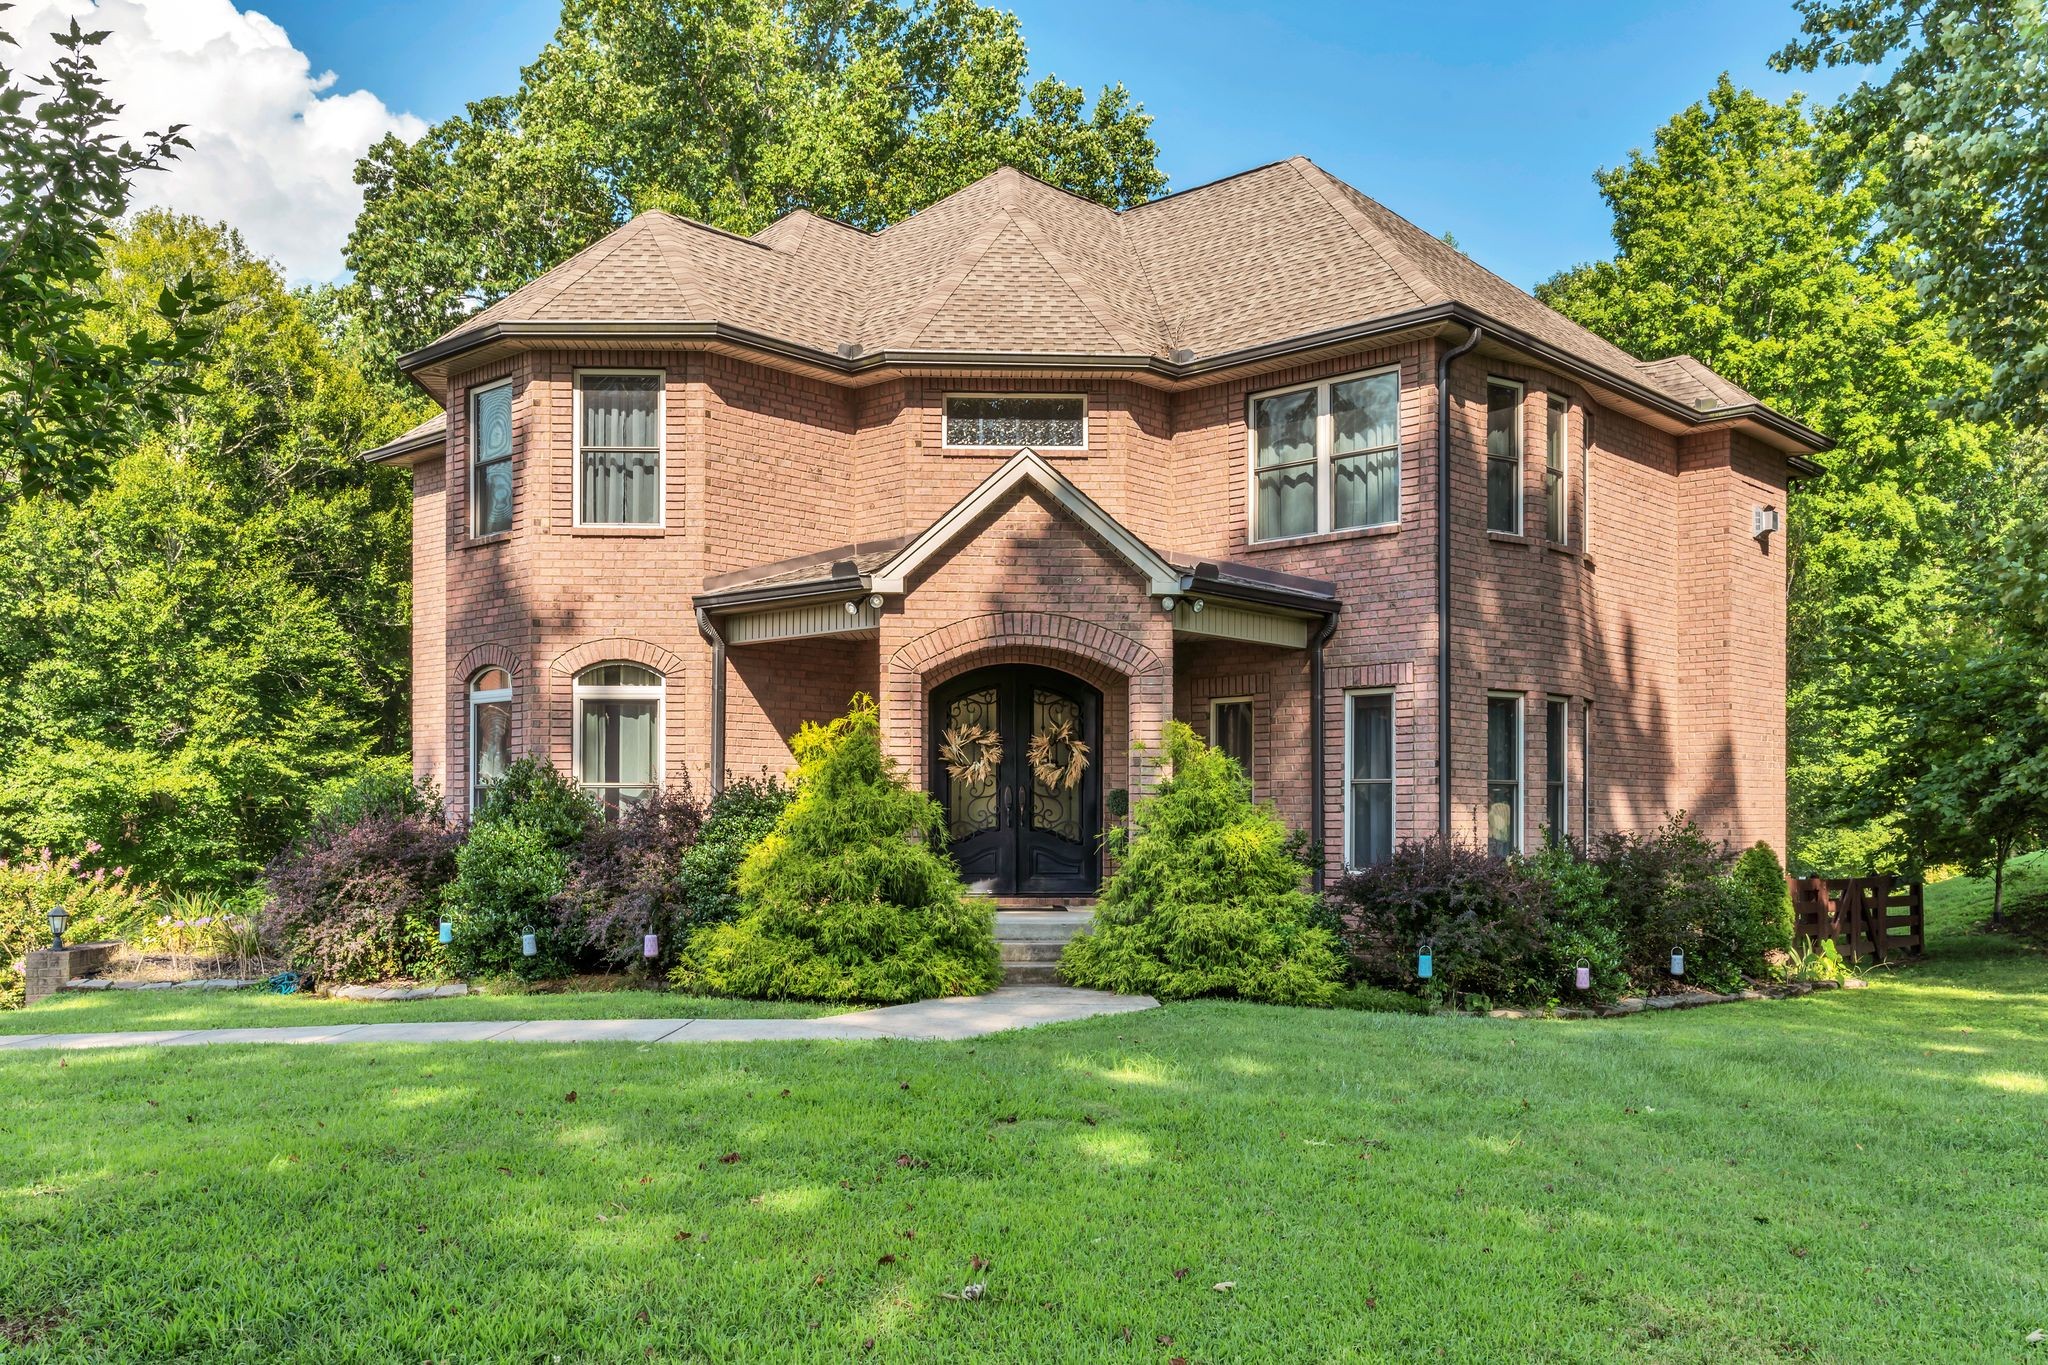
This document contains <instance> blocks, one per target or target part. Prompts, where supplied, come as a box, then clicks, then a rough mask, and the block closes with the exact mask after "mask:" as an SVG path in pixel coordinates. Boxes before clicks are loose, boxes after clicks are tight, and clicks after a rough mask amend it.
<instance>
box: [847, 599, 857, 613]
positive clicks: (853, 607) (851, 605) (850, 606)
mask: <svg viewBox="0 0 2048 1365" xmlns="http://www.w3.org/2000/svg"><path fill="white" fill-rule="evenodd" d="M846 614H847V615H848V616H858V615H860V603H859V602H858V601H853V602H848V603H847V604H846Z"/></svg>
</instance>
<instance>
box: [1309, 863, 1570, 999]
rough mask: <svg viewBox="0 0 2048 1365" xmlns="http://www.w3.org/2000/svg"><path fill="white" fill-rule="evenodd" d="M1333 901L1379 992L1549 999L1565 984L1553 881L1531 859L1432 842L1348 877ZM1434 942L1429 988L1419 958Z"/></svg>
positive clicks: (1356, 958)
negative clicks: (1559, 967)
mask: <svg viewBox="0 0 2048 1365" xmlns="http://www.w3.org/2000/svg"><path fill="white" fill-rule="evenodd" d="M1580 889H1581V890H1584V889H1586V888H1580ZM1330 899H1331V900H1332V901H1333V902H1334V903H1335V904H1336V905H1337V906H1338V913H1339V918H1340V921H1341V923H1342V925H1343V935H1344V946H1345V948H1346V950H1347V951H1348V952H1349V954H1350V957H1351V961H1352V963H1353V966H1354V968H1355V970H1356V972H1357V974H1358V976H1359V977H1360V978H1361V979H1362V980H1364V981H1366V982H1368V983H1370V984H1372V985H1377V986H1386V987H1395V988H1400V989H1405V990H1412V991H1417V992H1419V993H1421V994H1423V995H1426V996H1430V997H1434V998H1444V997H1449V996H1457V995H1482V996H1486V997H1488V998H1498V999H1502V1000H1517V1001H1519V1000H1530V999H1536V1000H1544V999H1549V998H1550V997H1552V996H1554V995H1557V994H1559V993H1560V992H1561V991H1562V989H1563V988H1564V986H1565V980H1564V978H1563V977H1562V976H1561V975H1559V974H1558V973H1557V972H1556V971H1554V969H1553V968H1554V964H1555V961H1556V950H1555V949H1554V948H1553V946H1552V943H1551V931H1552V924H1551V917H1552V906H1551V889H1550V884H1549V883H1548V882H1547V881H1546V880H1545V879H1544V878H1543V876H1541V875H1539V873H1538V872H1537V871H1536V870H1535V869H1534V868H1532V867H1530V866H1528V865H1525V864H1523V863H1521V862H1518V861H1515V860H1512V859H1508V858H1502V857H1499V856H1497V855H1495V854H1492V853H1489V852H1487V851H1486V850H1485V849H1481V848H1474V847H1471V846H1470V845H1466V844H1459V843H1453V842H1450V841H1447V840H1443V839H1437V838H1431V839H1425V840H1422V841H1421V842H1419V843H1408V844H1403V845H1401V846H1400V847H1398V848H1396V849H1395V850H1394V853H1393V856H1392V857H1390V858H1388V859H1387V860H1386V861H1385V862H1383V863H1379V864H1376V865H1375V866H1372V867H1368V868H1361V869H1359V870H1358V871H1356V872H1352V873H1349V874H1347V875H1346V876H1345V877H1344V878H1342V879H1341V880H1340V881H1338V882H1337V884H1336V885H1335V886H1334V887H1332V888H1331V890H1330ZM1425 943H1427V944H1428V945H1429V946H1430V953H1431V959H1432V962H1431V965H1432V968H1433V971H1432V974H1431V976H1430V979H1429V980H1428V981H1426V982H1425V981H1421V980H1419V979H1418V978H1417V976H1416V960H1415V959H1416V954H1417V952H1418V950H1419V949H1420V947H1421V945H1422V944H1425Z"/></svg>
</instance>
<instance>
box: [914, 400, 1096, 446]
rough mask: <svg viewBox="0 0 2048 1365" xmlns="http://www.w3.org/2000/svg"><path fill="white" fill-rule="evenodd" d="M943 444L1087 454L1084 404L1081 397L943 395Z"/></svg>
mask: <svg viewBox="0 0 2048 1365" xmlns="http://www.w3.org/2000/svg"><path fill="white" fill-rule="evenodd" d="M946 444H947V445H948V446H957V447H961V448H967V449H972V448H976V447H994V448H996V449H1000V450H1022V449H1024V448H1026V447H1027V446H1028V447H1029V448H1031V449H1032V450H1086V449H1087V448H1088V400H1087V399H1086V398H1084V397H1082V396H1081V395H1080V394H1018V393H991V394H976V393H955V394H948V395H947V396H946Z"/></svg>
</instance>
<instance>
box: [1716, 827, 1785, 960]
mask: <svg viewBox="0 0 2048 1365" xmlns="http://www.w3.org/2000/svg"><path fill="white" fill-rule="evenodd" d="M1728 877H1729V880H1730V881H1732V882H1733V883H1734V884H1735V889H1736V892H1737V899H1738V901H1739V903H1740V907H1741V911H1742V916H1741V919H1740V920H1739V922H1737V923H1736V924H1735V925H1733V926H1731V928H1730V931H1729V936H1730V938H1731V939H1732V940H1733V941H1734V943H1735V946H1736V951H1737V964H1736V965H1737V966H1738V967H1740V968H1741V970H1742V971H1743V973H1744V974H1745V975H1748V976H1763V975H1765V974H1766V972H1767V971H1768V970H1769V962H1770V958H1771V955H1772V954H1774V953H1785V952H1789V951H1791V948H1792V890H1791V888H1790V887H1789V886H1787V885H1786V884H1785V867H1784V864H1782V863H1780V862H1779V861H1778V855H1777V853H1776V852H1775V851H1774V850H1773V849H1772V848H1771V846H1770V845H1769V844H1766V843H1762V842H1759V843H1757V844H1756V845H1755V846H1754V847H1753V848H1750V849H1749V850H1748V851H1746V852H1745V853H1743V855H1742V856H1741V857H1740V858H1737V859H1736V860H1735V870H1734V871H1732V872H1730V873H1729V874H1728Z"/></svg>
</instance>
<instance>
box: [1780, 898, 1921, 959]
mask: <svg viewBox="0 0 2048 1365" xmlns="http://www.w3.org/2000/svg"><path fill="white" fill-rule="evenodd" d="M1785 880H1786V882H1787V884H1788V885H1789V886H1790V887H1791V889H1792V941H1793V942H1794V943H1798V942H1800V941H1801V940H1805V939H1811V940H1812V941H1813V942H1815V943H1819V942H1820V941H1821V940H1823V939H1830V938H1831V939H1833V940H1834V941H1835V946H1836V947H1837V948H1839V949H1840V950H1841V953H1842V956H1843V957H1845V958H1847V959H1848V960H1849V961H1851V962H1857V961H1861V960H1862V959H1864V958H1869V959H1871V960H1873V961H1877V962H1886V961H1890V960H1891V959H1893V958H1896V957H1905V956H1908V955H1911V954H1917V953H1919V952H1920V951H1921V950H1922V949H1923V948H1925V947H1926V946H1927V917H1926V908H1925V902H1924V900H1923V892H1922V887H1921V884H1920V883H1919V882H1902V881H1900V880H1899V879H1898V878H1896V877H1834V878H1830V877H1787V878H1786V879H1785Z"/></svg>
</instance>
